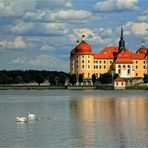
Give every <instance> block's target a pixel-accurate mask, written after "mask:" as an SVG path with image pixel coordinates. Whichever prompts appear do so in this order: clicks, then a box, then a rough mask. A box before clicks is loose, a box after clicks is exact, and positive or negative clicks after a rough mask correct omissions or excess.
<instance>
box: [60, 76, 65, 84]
mask: <svg viewBox="0 0 148 148" xmlns="http://www.w3.org/2000/svg"><path fill="white" fill-rule="evenodd" d="M65 81H66V76H65V75H64V74H61V75H60V78H59V83H61V84H62V85H64V84H65Z"/></svg>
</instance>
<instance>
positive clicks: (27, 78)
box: [23, 75, 31, 84]
mask: <svg viewBox="0 0 148 148" xmlns="http://www.w3.org/2000/svg"><path fill="white" fill-rule="evenodd" d="M23 81H24V82H25V83H27V84H28V83H29V82H31V78H30V76H29V75H26V76H24V79H23Z"/></svg>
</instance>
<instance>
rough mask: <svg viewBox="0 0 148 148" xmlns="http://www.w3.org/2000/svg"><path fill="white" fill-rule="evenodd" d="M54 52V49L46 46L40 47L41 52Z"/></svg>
mask: <svg viewBox="0 0 148 148" xmlns="http://www.w3.org/2000/svg"><path fill="white" fill-rule="evenodd" d="M54 50H55V49H54V47H52V46H49V45H47V44H45V45H43V46H42V47H41V51H54Z"/></svg>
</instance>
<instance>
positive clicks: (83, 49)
mask: <svg viewBox="0 0 148 148" xmlns="http://www.w3.org/2000/svg"><path fill="white" fill-rule="evenodd" d="M76 53H92V48H91V46H90V45H89V44H88V43H86V42H85V41H82V42H81V43H80V44H78V45H77V46H76Z"/></svg>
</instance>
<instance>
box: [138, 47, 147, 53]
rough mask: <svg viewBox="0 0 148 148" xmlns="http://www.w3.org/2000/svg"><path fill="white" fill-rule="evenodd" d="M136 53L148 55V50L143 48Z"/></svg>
mask: <svg viewBox="0 0 148 148" xmlns="http://www.w3.org/2000/svg"><path fill="white" fill-rule="evenodd" d="M136 53H142V54H145V55H146V54H148V48H145V47H141V48H139V49H138V50H137V52H136Z"/></svg>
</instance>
